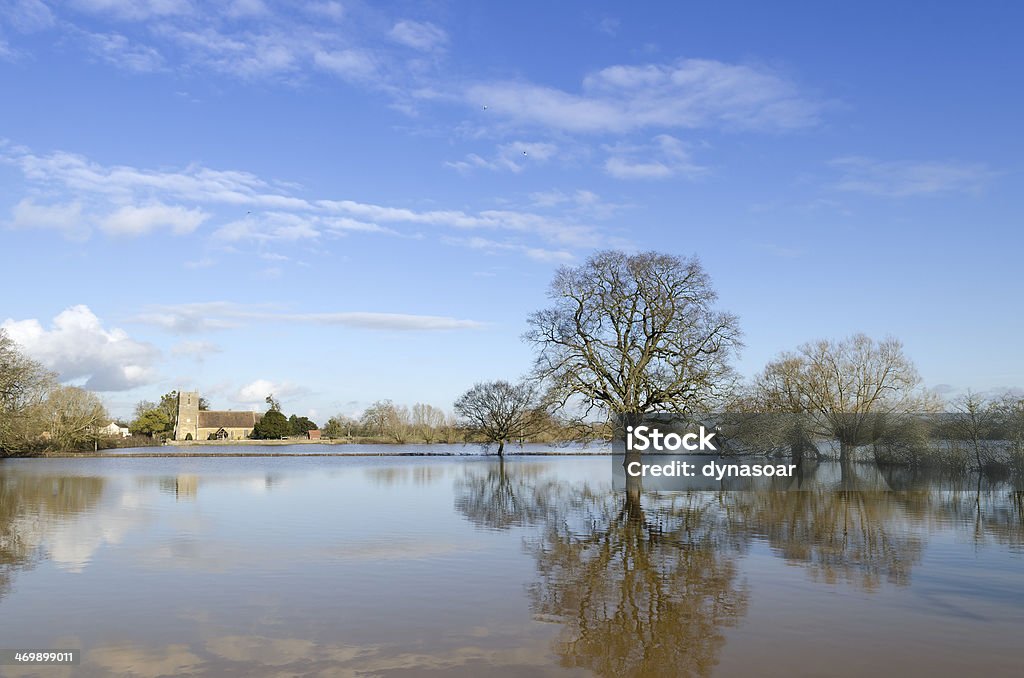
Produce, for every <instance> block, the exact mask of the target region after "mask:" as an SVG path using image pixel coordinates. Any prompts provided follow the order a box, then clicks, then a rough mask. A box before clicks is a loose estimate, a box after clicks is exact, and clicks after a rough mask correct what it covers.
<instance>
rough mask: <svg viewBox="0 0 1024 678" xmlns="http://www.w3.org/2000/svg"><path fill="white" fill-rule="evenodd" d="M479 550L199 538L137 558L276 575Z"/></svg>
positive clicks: (409, 543) (439, 544)
mask: <svg viewBox="0 0 1024 678" xmlns="http://www.w3.org/2000/svg"><path fill="white" fill-rule="evenodd" d="M476 548H479V547H477V546H475V545H473V544H458V543H455V542H448V541H425V540H423V539H413V538H406V539H391V540H388V541H380V540H366V541H362V542H353V541H338V542H336V543H331V544H324V543H321V542H314V543H311V544H308V545H303V544H289V546H288V548H286V549H266V548H262V547H261V546H259V545H250V544H241V543H230V542H224V541H214V540H210V539H204V538H198V537H180V538H174V539H171V540H169V541H166V542H164V543H162V544H160V545H159V546H157V547H155V548H154V547H147V548H145V550H144V551H142V552H140V553H139V554H138V558H139V561H140V562H141V563H142V564H143V565H146V566H149V567H155V568H159V569H167V568H169V567H176V568H182V569H187V570H191V571H205V572H213V573H220V572H225V571H228V570H233V569H245V570H246V571H249V572H252V571H257V570H263V571H266V570H277V569H286V568H290V567H293V566H294V565H295V564H296V563H310V562H323V561H327V562H338V563H343V562H346V561H354V562H359V561H380V562H383V561H395V560H400V561H409V560H420V559H428V558H437V557H441V556H447V555H451V554H455V553H465V552H467V551H472V550H474V549H476Z"/></svg>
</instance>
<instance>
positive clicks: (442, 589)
mask: <svg viewBox="0 0 1024 678" xmlns="http://www.w3.org/2000/svg"><path fill="white" fill-rule="evenodd" d="M801 482H802V487H803V488H804V490H803V491H788V492H783V491H777V489H776V490H773V489H772V488H771V487H770V486H765V488H764V489H763V490H761V491H750V492H692V493H664V492H663V493H653V492H616V491H614V490H613V489H612V482H611V468H610V460H609V459H608V458H607V457H540V458H538V457H533V458H520V459H516V458H512V459H509V460H508V461H506V462H505V463H503V464H500V463H498V462H497V461H496V460H494V459H493V458H479V457H477V458H474V457H469V458H466V457H463V458H376V457H375V458H245V459H239V458H220V459H218V458H157V459H152V458H151V459H50V460H8V461H4V462H0V647H8V648H14V647H34V648H44V647H52V648H72V647H73V648H81V649H82V651H83V657H84V658H83V662H82V664H81V666H78V667H73V668H72V667H68V668H46V669H37V670H35V671H32V670H26V669H23V668H18V669H15V668H12V667H5V668H3V669H2V671H3V675H42V676H72V675H74V676H78V675H82V676H107V675H131V676H164V675H210V676H307V675H308V676H418V675H462V676H484V675H487V676H492V675H493V676H501V675H508V676H519V675H531V676H532V675H551V676H554V675H559V676H568V675H578V676H588V675H599V676H687V675H694V676H704V675H724V676H732V675H758V676H773V675H778V676H823V675H829V676H863V675H925V674H930V675H933V676H963V675H999V676H1001V675H1021V673H1022V672H1024V650H1022V649H1021V647H1022V646H1021V638H1022V637H1024V519H1022V511H1024V495H1022V494H1021V493H1019V492H1016V491H1014V490H1013V488H1011V487H1009V486H1007V485H1001V484H997V485H990V484H987V483H982V484H981V485H980V486H979V485H978V484H977V482H976V480H973V479H967V480H965V481H962V482H952V481H948V480H941V479H935V480H932V481H931V482H928V483H923V484H922V483H921V482H918V481H917V480H916V479H913V478H908V477H905V476H903V475H900V474H896V475H886V474H882V473H879V472H878V471H877V470H875V469H868V468H867V467H858V468H856V469H854V470H850V469H847V470H846V471H845V472H844V471H843V470H842V469H840V468H838V467H835V466H831V465H820V466H818V467H817V468H816V469H809V470H808V472H807V474H806V475H805V477H804V478H803V479H802V481H801ZM886 488H897V491H892V490H891V489H886Z"/></svg>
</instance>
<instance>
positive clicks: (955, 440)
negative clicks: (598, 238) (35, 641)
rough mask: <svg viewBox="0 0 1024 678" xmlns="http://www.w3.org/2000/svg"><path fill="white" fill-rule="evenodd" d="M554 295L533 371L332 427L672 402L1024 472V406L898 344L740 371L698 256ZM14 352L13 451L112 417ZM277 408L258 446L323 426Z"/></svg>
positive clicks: (744, 421) (368, 430)
mask: <svg viewBox="0 0 1024 678" xmlns="http://www.w3.org/2000/svg"><path fill="white" fill-rule="evenodd" d="M548 297H549V301H550V304H549V305H548V306H547V307H546V308H543V309H541V310H539V311H537V312H535V313H533V314H531V315H530V316H529V317H528V318H527V331H526V333H525V334H524V337H523V338H524V340H525V341H526V342H527V343H528V344H530V346H531V347H532V348H533V349H534V355H535V358H534V362H533V365H532V369H531V370H530V371H529V372H528V374H526V375H525V376H524V377H522V378H520V379H518V380H515V381H505V380H498V381H490V382H480V383H477V384H474V385H473V386H471V387H470V388H468V390H466V392H465V393H463V394H462V395H461V396H459V398H457V399H456V401H455V402H454V404H453V408H452V410H445V409H443V408H440V407H436V406H434V405H430V404H424V403H417V404H415V405H413V406H412V407H411V408H409V407H406V406H405V405H400V404H396V403H394V402H393V401H391V400H378V401H376V402H374V403H373V404H372V405H370V406H369V407H367V408H366V409H365V411H363V413H362V414H361V415H360V416H358V417H350V416H347V415H344V414H338V415H335V416H333V417H331V418H330V419H329V420H328V421H327V422H326V423H325V424H324V426H323V428H322V431H321V433H322V436H323V437H324V438H326V439H328V440H349V441H366V442H390V443H409V442H418V443H435V442H445V443H455V442H477V443H482V444H486V445H490V446H493V447H494V448H495V449H496V451H497V453H498V454H499V455H503V454H504V452H505V449H506V446H507V445H509V444H510V443H523V442H550V441H561V440H570V439H571V440H579V439H586V438H589V437H604V438H607V437H609V435H610V434H611V433H612V432H613V431H614V429H615V427H622V426H624V425H628V424H629V423H630V422H631V421H638V420H639V419H640V418H642V417H643V416H645V415H647V414H650V413H654V412H667V413H672V414H674V415H676V416H677V417H679V418H680V419H681V420H682V421H684V422H690V423H693V424H696V423H705V424H709V425H714V426H716V427H717V431H718V434H719V440H720V442H722V443H723V446H724V447H725V451H729V452H745V453H757V454H770V455H788V456H791V457H792V458H793V459H794V460H796V461H798V462H799V461H802V460H804V459H811V460H815V459H820V458H823V457H835V458H836V459H838V460H839V461H841V462H843V463H849V462H852V461H856V460H859V459H865V458H866V457H869V458H873V459H874V460H875V461H878V462H881V463H888V464H903V465H911V466H913V465H924V464H942V465H946V466H951V467H959V468H976V469H980V470H999V469H1004V470H1005V469H1018V470H1024V398H1022V397H1021V396H1020V395H1019V394H1018V395H1013V394H1012V393H1006V394H1003V395H998V396H990V397H982V396H980V395H978V394H976V393H968V394H966V395H965V396H962V397H960V398H957V399H955V400H953V401H951V402H948V403H943V402H942V400H941V399H940V398H939V397H938V396H937V395H936V394H935V393H934V392H933V391H930V390H928V389H927V388H926V387H925V386H924V385H923V383H922V380H921V378H920V375H919V374H918V372H917V369H916V367H915V366H914V363H913V361H912V360H911V359H910V358H909V357H908V356H907V355H906V354H905V352H904V350H903V346H902V344H901V343H900V342H899V341H898V340H897V339H895V338H893V337H885V338H882V339H875V338H872V337H868V336H866V335H864V334H854V335H852V336H849V337H846V338H840V339H820V340H815V341H810V342H807V343H805V344H802V345H800V346H798V347H796V348H795V349H793V350H791V351H784V352H782V353H780V354H779V355H778V356H777V357H776V358H774V359H773V360H771V361H770V362H769V363H768V364H767V365H765V367H764V368H763V369H762V370H761V371H760V372H759V373H758V374H757V375H756V376H755V377H754V378H753V379H750V380H744V379H742V378H741V377H740V376H739V375H738V374H737V373H736V371H735V368H734V361H735V359H736V356H737V354H738V351H739V350H740V348H741V347H742V335H741V331H740V327H739V321H738V319H737V318H736V316H734V315H732V314H731V313H728V312H726V311H723V310H721V309H719V308H718V307H717V294H716V292H715V289H714V287H713V285H712V283H711V278H710V276H709V275H708V273H707V272H706V271H705V270H704V268H703V266H702V265H701V262H700V261H699V260H698V259H697V258H696V257H693V258H682V257H677V256H673V255H669V254H663V253H659V252H639V253H625V252H619V251H606V252H598V253H596V254H594V255H593V256H591V257H590V258H589V259H587V261H585V262H584V263H583V264H581V265H579V266H563V267H562V268H560V269H559V270H558V271H557V272H556V274H555V276H554V278H553V280H552V282H551V285H550V287H549V290H548ZM0 347H2V352H0V450H2V451H3V453H4V454H20V453H25V452H27V451H29V450H31V449H34V448H35V447H39V448H46V447H51V448H60V449H76V448H80V447H81V446H82V445H84V444H85V443H86V442H87V440H88V438H89V436H90V435H92V433H91V432H92V431H94V430H95V428H96V426H95V422H99V421H101V420H102V419H104V418H105V417H106V414H105V412H103V408H102V405H101V403H100V402H99V400H98V399H97V398H96V396H94V395H92V394H90V393H87V392H86V391H83V390H82V389H76V388H75V387H69V386H61V385H59V384H58V383H57V381H56V378H55V376H54V375H53V374H51V373H50V372H48V371H47V370H45V369H43V368H42V367H41V366H40V365H39V364H38V363H35V362H33V361H31V360H29V359H28V358H26V357H25V356H24V355H22V354H21V353H20V352H19V351H18V348H17V347H16V346H15V345H14V344H13V342H11V341H10V340H9V339H8V338H7V337H6V335H0ZM177 397H178V394H177V393H176V392H174V391H172V392H170V393H168V394H165V395H164V396H162V397H161V398H160V401H159V402H142V403H139V405H138V406H137V407H136V411H135V418H134V419H133V420H132V422H131V430H132V432H133V433H136V434H140V435H145V436H148V437H151V438H153V439H157V440H159V439H162V438H166V437H168V436H170V435H171V434H172V433H173V430H174V425H175V421H174V419H175V416H176V413H177ZM267 405H268V406H269V409H268V410H267V412H266V413H265V414H264V415H263V417H262V419H261V421H260V422H259V423H258V425H257V426H256V428H255V430H254V432H253V437H255V438H264V439H273V438H283V437H292V436H304V435H306V433H307V432H308V431H310V430H312V429H315V428H316V424H315V423H314V422H313V421H311V420H310V419H308V418H307V417H300V416H297V415H291V416H290V417H286V416H285V415H284V414H283V413H282V411H281V405H280V403H279V402H278V401H277V400H276V399H275V398H274V397H273V396H272V395H269V396H268V397H267ZM206 407H207V403H206V402H205V401H202V402H201V403H200V408H201V409H204V408H206Z"/></svg>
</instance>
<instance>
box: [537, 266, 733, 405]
mask: <svg viewBox="0 0 1024 678" xmlns="http://www.w3.org/2000/svg"><path fill="white" fill-rule="evenodd" d="M548 296H549V297H550V298H551V299H552V301H553V302H554V303H553V305H552V306H550V307H549V308H546V309H544V310H541V311H537V312H536V313H534V314H532V315H531V316H530V317H529V319H528V322H529V325H530V329H529V331H528V332H527V333H526V335H525V339H526V340H527V341H528V342H530V343H531V344H533V346H534V348H535V349H536V351H537V357H536V362H535V365H534V368H535V373H536V376H537V377H539V378H540V379H541V380H542V381H543V382H544V383H545V384H546V385H547V386H548V388H549V389H550V390H549V393H550V395H551V396H552V397H553V400H554V403H555V404H556V405H558V406H562V407H564V406H565V405H566V404H567V403H569V402H570V401H573V400H574V399H577V400H579V401H582V405H583V408H584V411H585V412H586V413H588V414H589V413H590V412H591V411H592V410H594V409H595V408H596V409H598V410H601V411H604V412H605V413H606V414H609V415H619V414H627V413H629V414H642V413H646V412H654V411H668V412H675V413H679V414H684V415H689V414H693V413H696V412H701V411H708V410H709V409H711V408H713V407H714V406H716V405H717V404H718V403H719V402H720V399H721V397H722V396H723V395H724V394H725V393H726V392H727V391H728V390H729V387H730V386H731V385H732V382H733V371H732V369H731V367H730V361H731V359H732V358H733V356H734V354H735V352H736V350H737V348H738V347H739V346H740V339H739V337H740V330H739V326H738V322H737V319H736V317H735V316H733V315H732V314H729V313H724V312H722V311H719V310H716V309H715V307H714V304H715V301H716V298H717V295H716V294H715V291H714V289H713V288H712V286H711V279H710V278H709V276H708V274H707V273H706V272H705V271H704V269H703V267H702V266H701V264H700V262H699V261H698V260H697V259H695V258H694V259H684V258H680V257H676V256H672V255H669V254H660V253H658V252H643V253H639V254H626V253H624V252H618V251H606V252H599V253H597V254H595V255H593V256H592V257H590V259H588V260H587V261H586V263H584V264H583V265H582V266H576V267H563V268H561V269H559V271H558V272H557V273H556V274H555V277H554V280H553V281H552V283H551V287H550V290H549V293H548Z"/></svg>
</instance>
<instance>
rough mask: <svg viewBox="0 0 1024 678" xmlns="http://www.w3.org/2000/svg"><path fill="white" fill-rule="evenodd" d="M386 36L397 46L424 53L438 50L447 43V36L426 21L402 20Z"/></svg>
mask: <svg viewBox="0 0 1024 678" xmlns="http://www.w3.org/2000/svg"><path fill="white" fill-rule="evenodd" d="M388 35H389V36H390V37H391V39H392V40H394V41H395V42H397V43H399V44H402V45H405V46H406V47H412V48H413V49H419V50H424V51H433V50H437V49H440V48H442V47H444V45H445V44H447V42H448V34H447V33H445V31H444V30H443V29H441V28H439V27H438V26H436V25H434V24H432V23H430V22H427V21H410V20H408V19H404V20H402V21H399V22H398V23H396V24H395V25H394V27H392V29H391V31H390V33H388Z"/></svg>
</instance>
